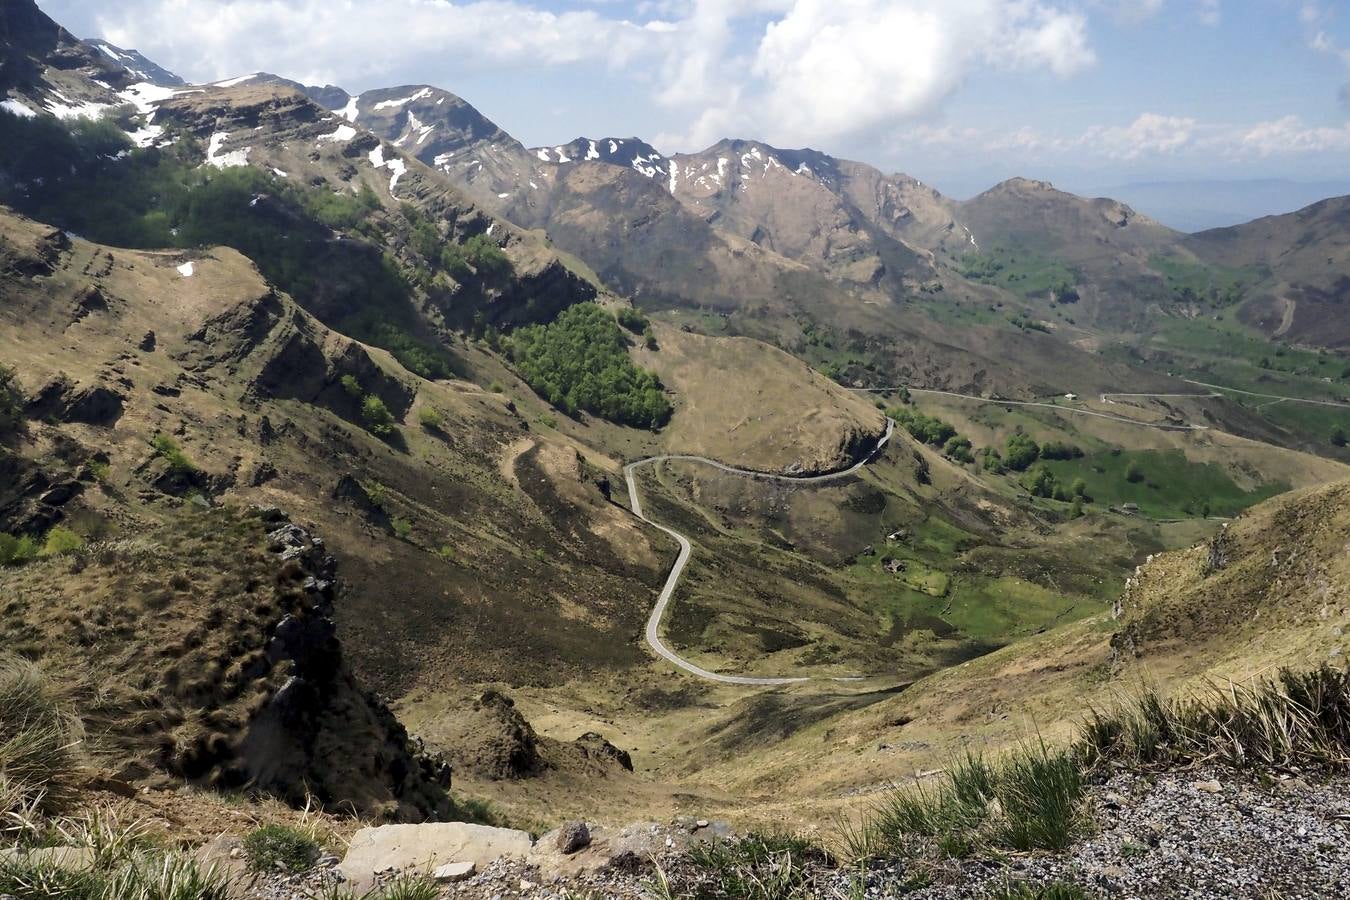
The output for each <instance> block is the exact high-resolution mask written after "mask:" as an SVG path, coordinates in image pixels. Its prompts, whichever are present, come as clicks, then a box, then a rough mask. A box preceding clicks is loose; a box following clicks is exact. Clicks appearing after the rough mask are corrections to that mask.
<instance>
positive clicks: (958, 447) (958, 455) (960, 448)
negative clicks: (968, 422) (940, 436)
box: [942, 435, 975, 463]
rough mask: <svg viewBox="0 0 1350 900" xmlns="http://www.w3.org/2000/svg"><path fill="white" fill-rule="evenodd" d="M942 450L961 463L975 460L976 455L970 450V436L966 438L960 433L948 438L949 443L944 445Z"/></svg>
mask: <svg viewBox="0 0 1350 900" xmlns="http://www.w3.org/2000/svg"><path fill="white" fill-rule="evenodd" d="M942 452H943V453H944V454H946V455H947V456H948V457H950V458H951V459H954V460H956V461H957V462H959V463H970V462H974V461H975V455H974V454H973V453H971V450H970V438H964V437H961V436H960V435H956V436H953V437H950V438H948V439H947V443H946V444H944V445H943V447H942Z"/></svg>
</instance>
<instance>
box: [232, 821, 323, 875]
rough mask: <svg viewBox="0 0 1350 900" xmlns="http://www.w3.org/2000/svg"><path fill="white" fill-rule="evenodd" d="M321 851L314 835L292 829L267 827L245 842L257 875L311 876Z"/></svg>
mask: <svg viewBox="0 0 1350 900" xmlns="http://www.w3.org/2000/svg"><path fill="white" fill-rule="evenodd" d="M319 849H320V848H319V842H318V841H317V840H316V839H315V838H314V835H313V834H311V833H310V832H309V831H307V830H305V829H302V828H295V827H293V826H290V825H281V824H275V823H274V824H270V825H264V826H262V827H261V828H259V829H257V830H256V831H254V832H252V833H251V834H249V835H248V836H247V837H246V838H244V854H245V855H246V856H247V857H248V867H249V869H251V870H252V871H254V872H276V871H278V870H280V871H285V872H292V873H295V872H307V871H309V870H310V869H311V868H313V867H314V863H315V862H316V861H317V860H318V858H319Z"/></svg>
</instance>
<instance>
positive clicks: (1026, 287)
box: [939, 178, 1181, 330]
mask: <svg viewBox="0 0 1350 900" xmlns="http://www.w3.org/2000/svg"><path fill="white" fill-rule="evenodd" d="M955 215H956V218H957V219H958V220H959V222H960V223H961V227H962V229H963V234H964V235H965V239H964V240H963V241H955V242H953V241H951V240H946V241H943V242H942V243H941V244H940V245H939V249H940V250H941V251H942V252H943V253H944V254H946V255H947V257H948V258H949V259H950V260H952V261H953V263H954V264H955V265H956V266H957V267H958V268H959V269H960V270H961V271H963V272H964V273H966V274H968V275H970V276H972V277H975V278H982V279H987V280H989V281H990V282H991V283H994V284H999V285H1000V286H1002V287H1004V288H1006V289H1008V290H1010V291H1012V292H1014V293H1018V294H1022V295H1023V296H1026V297H1027V298H1028V299H1034V300H1039V301H1042V302H1045V301H1057V302H1059V303H1066V302H1071V303H1074V304H1076V305H1075V307H1074V316H1075V318H1076V320H1077V319H1081V320H1082V321H1084V322H1085V323H1088V324H1091V325H1092V326H1095V327H1096V328H1099V329H1107V330H1129V329H1138V328H1139V327H1141V326H1142V324H1143V323H1144V322H1145V321H1146V319H1147V318H1148V315H1149V314H1150V311H1151V309H1150V308H1151V307H1153V308H1156V307H1157V306H1158V305H1160V304H1165V303H1168V302H1169V301H1170V297H1169V295H1168V290H1167V287H1166V284H1165V281H1164V278H1163V276H1162V274H1161V273H1160V272H1158V271H1156V270H1155V268H1154V267H1153V265H1152V262H1151V261H1152V259H1153V257H1155V256H1157V255H1158V254H1162V253H1166V252H1168V251H1169V250H1171V248H1173V247H1174V246H1175V244H1176V243H1177V241H1178V240H1179V239H1180V237H1181V236H1180V235H1179V234H1177V233H1175V232H1173V231H1171V230H1170V229H1168V228H1167V227H1165V226H1163V225H1161V224H1159V223H1157V222H1155V221H1153V220H1152V219H1150V218H1148V217H1147V216H1144V215H1142V214H1140V213H1137V212H1135V211H1134V210H1132V209H1130V208H1129V207H1128V206H1126V205H1124V204H1123V203H1119V202H1117V201H1115V200H1109V199H1105V198H1098V199H1093V200H1088V199H1084V198H1081V197H1077V196H1075V195H1073V194H1068V193H1065V192H1063V191H1059V190H1056V189H1055V188H1054V187H1053V186H1052V185H1050V184H1048V183H1046V182H1043V181H1031V180H1029V179H1025V178H1014V179H1011V180H1009V181H1005V182H1003V183H1001V184H999V185H996V186H995V187H993V188H990V189H989V190H988V191H985V192H984V193H983V194H980V195H979V196H977V197H974V198H972V199H970V200H967V201H965V202H964V203H961V204H959V205H957V207H956V211H955ZM1047 279H1048V280H1047ZM1019 281H1020V283H1019Z"/></svg>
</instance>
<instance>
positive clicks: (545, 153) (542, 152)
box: [534, 150, 549, 162]
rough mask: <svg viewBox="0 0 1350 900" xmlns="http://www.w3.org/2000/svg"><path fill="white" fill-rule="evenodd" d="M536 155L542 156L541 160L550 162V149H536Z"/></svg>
mask: <svg viewBox="0 0 1350 900" xmlns="http://www.w3.org/2000/svg"><path fill="white" fill-rule="evenodd" d="M534 155H535V156H537V157H539V158H540V159H541V160H543V161H544V162H548V161H549V158H548V151H547V150H536V151H534Z"/></svg>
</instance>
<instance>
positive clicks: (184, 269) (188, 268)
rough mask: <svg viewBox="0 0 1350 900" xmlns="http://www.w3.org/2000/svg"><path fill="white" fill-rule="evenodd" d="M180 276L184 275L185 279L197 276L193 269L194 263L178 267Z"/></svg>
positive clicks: (186, 263)
mask: <svg viewBox="0 0 1350 900" xmlns="http://www.w3.org/2000/svg"><path fill="white" fill-rule="evenodd" d="M178 274H179V275H182V276H183V277H184V278H191V277H192V276H193V275H194V274H196V270H195V269H193V267H192V263H190V262H185V263H183V264H182V265H181V266H179V267H178Z"/></svg>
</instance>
